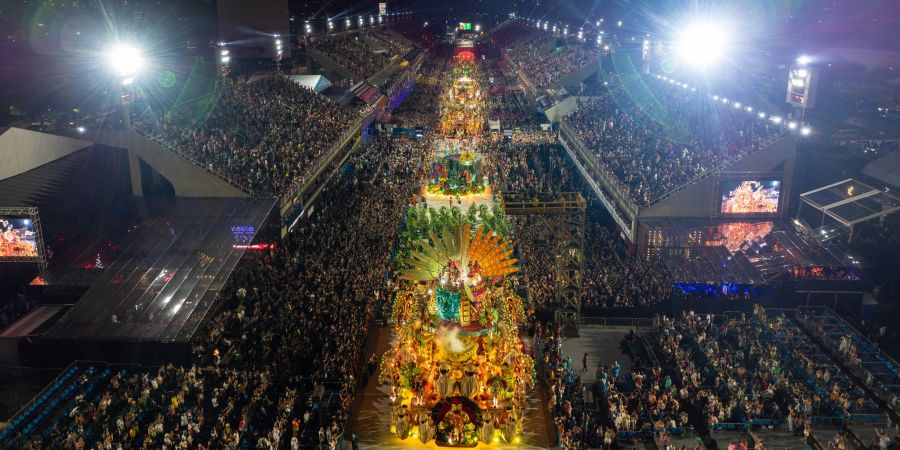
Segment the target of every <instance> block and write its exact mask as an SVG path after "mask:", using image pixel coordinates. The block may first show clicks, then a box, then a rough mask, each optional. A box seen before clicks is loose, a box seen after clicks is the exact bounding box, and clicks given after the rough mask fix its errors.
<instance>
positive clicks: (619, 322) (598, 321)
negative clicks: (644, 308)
mask: <svg viewBox="0 0 900 450" xmlns="http://www.w3.org/2000/svg"><path fill="white" fill-rule="evenodd" d="M579 323H580V324H581V325H594V326H601V327H630V328H634V329H636V330H649V329H650V328H651V327H653V319H648V318H646V317H591V316H581V318H580V319H579Z"/></svg>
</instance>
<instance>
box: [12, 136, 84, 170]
mask: <svg viewBox="0 0 900 450" xmlns="http://www.w3.org/2000/svg"><path fill="white" fill-rule="evenodd" d="M91 144H92V142H90V141H86V140H82V139H74V138H69V137H64V136H57V135H53V134H47V133H40V132H37V131H31V130H25V129H22V128H9V129H8V130H6V132H5V133H3V134H2V135H0V161H2V164H0V180H5V179H7V178H10V177H14V176H16V175H19V174H22V173H25V172H28V171H29V170H32V169H35V168H37V167H40V166H43V165H44V164H47V163H49V162H53V161H55V160H57V159H59V158H62V157H64V156H68V155H70V154H72V153H74V152H76V151H78V150H81V149H83V148H85V147H89V146H90V145H91Z"/></svg>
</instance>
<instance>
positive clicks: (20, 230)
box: [0, 216, 38, 261]
mask: <svg viewBox="0 0 900 450" xmlns="http://www.w3.org/2000/svg"><path fill="white" fill-rule="evenodd" d="M37 257H38V245H37V237H36V236H35V234H34V228H33V224H32V222H31V218H29V217H9V216H0V261H3V260H4V259H10V258H17V259H18V258H35V259H37Z"/></svg>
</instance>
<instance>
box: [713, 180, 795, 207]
mask: <svg viewBox="0 0 900 450" xmlns="http://www.w3.org/2000/svg"><path fill="white" fill-rule="evenodd" d="M720 187H721V189H720V193H721V197H722V203H721V205H720V209H719V211H720V212H721V213H722V214H775V213H777V212H778V202H779V200H780V198H781V181H780V180H772V179H769V180H729V181H723V182H722V184H721V186H720Z"/></svg>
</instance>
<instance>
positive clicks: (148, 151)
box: [93, 130, 248, 197]
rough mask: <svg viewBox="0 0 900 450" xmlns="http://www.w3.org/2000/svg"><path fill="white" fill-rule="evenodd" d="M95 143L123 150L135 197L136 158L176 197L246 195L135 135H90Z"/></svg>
mask: <svg viewBox="0 0 900 450" xmlns="http://www.w3.org/2000/svg"><path fill="white" fill-rule="evenodd" d="M93 139H94V141H95V142H97V143H98V144H102V145H106V146H110V147H117V148H121V149H126V150H127V151H128V160H129V163H128V166H129V169H130V171H131V184H132V190H133V192H134V195H142V193H141V174H140V168H139V166H138V160H137V158H140V159H142V160H144V162H146V163H147V164H148V165H149V166H150V167H152V168H153V169H154V170H156V171H157V172H159V174H160V175H162V176H163V177H165V178H166V179H167V180H169V182H170V183H172V186H173V187H174V188H175V195H176V196H178V197H247V196H248V194H247V193H245V192H242V191H241V190H240V189H238V188H236V187H234V186H232V185H231V184H229V183H227V182H226V181H224V180H221V179H219V178H217V177H216V176H215V175H213V174H211V173H209V172H207V171H206V170H204V169H202V168H200V167H198V166H197V165H195V164H194V163H192V162H190V161H188V160H186V159H184V158H182V157H180V156H178V155H177V154H175V153H174V152H172V151H171V150H169V149H167V148H165V147H162V146H161V145H159V144H157V143H156V142H153V141H152V140H150V139H148V138H146V137H144V136H142V135H140V134H138V133H136V132H134V131H124V130H106V131H101V132H98V133H97V134H96V135H94V136H93Z"/></svg>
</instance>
